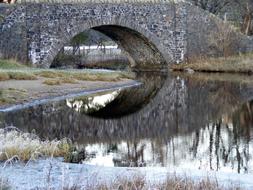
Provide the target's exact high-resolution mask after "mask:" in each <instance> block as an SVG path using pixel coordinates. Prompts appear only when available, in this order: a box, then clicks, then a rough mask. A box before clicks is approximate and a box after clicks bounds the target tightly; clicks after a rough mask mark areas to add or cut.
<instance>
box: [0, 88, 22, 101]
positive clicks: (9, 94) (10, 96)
mask: <svg viewBox="0 0 253 190" xmlns="http://www.w3.org/2000/svg"><path fill="white" fill-rule="evenodd" d="M26 95H27V91H26V90H23V89H14V88H8V89H3V90H0V105H3V104H11V103H15V102H16V101H17V99H23V98H24V97H25V96H26Z"/></svg>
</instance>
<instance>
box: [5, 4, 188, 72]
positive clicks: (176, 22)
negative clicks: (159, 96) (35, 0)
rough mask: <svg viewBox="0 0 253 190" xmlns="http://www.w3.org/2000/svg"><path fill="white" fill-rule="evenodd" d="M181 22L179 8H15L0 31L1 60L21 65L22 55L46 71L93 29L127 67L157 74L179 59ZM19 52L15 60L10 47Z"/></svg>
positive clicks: (182, 44) (181, 53)
mask: <svg viewBox="0 0 253 190" xmlns="http://www.w3.org/2000/svg"><path fill="white" fill-rule="evenodd" d="M184 19H185V10H184V7H183V6H181V7H178V8H177V7H176V5H175V4H172V3H171V4H130V3H128V4H85V5H75V4H27V5H17V7H16V9H15V11H13V12H12V13H11V15H9V16H8V17H7V18H6V20H5V21H4V22H3V23H2V25H1V26H0V29H1V36H0V39H1V44H0V45H1V46H0V50H1V52H2V54H3V55H4V56H5V57H13V56H16V57H18V59H21V58H22V59H21V60H25V59H24V57H25V56H22V55H26V56H28V57H27V59H28V60H30V61H31V62H32V63H33V64H35V65H37V66H39V67H48V66H49V65H50V64H51V62H52V61H53V59H54V57H55V56H56V55H57V53H58V51H59V50H60V49H61V48H62V46H63V45H64V44H66V43H67V42H69V40H70V39H71V38H72V37H74V36H75V35H76V34H78V33H80V32H82V31H84V30H86V29H89V28H95V29H96V30H98V31H100V32H103V33H105V34H107V35H109V36H110V37H111V38H112V39H113V40H115V41H116V42H117V43H118V44H119V45H120V46H121V47H122V48H123V49H124V50H125V51H126V52H128V57H129V60H130V63H131V64H132V66H135V67H138V66H139V65H140V64H141V65H142V67H147V68H149V67H150V66H151V67H152V68H154V67H158V68H160V67H161V66H165V65H166V62H169V63H171V62H181V61H182V60H183V58H184V57H183V56H184V54H185V51H186V50H185V39H184V37H185V20H184ZM14 29H15V30H14ZM17 30H18V31H20V32H22V34H21V33H17V32H16V31H17ZM14 36H15V37H14ZM6 44H8V45H6ZM21 44H22V45H21ZM21 46H23V49H22V50H24V51H21V52H20V53H18V54H17V50H16V48H14V50H13V47H18V48H22V47H21ZM27 50H28V54H27V53H25V51H27Z"/></svg>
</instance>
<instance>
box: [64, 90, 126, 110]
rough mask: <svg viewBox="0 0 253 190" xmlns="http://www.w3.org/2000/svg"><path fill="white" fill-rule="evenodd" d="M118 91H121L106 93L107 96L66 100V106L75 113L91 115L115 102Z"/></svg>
mask: <svg viewBox="0 0 253 190" xmlns="http://www.w3.org/2000/svg"><path fill="white" fill-rule="evenodd" d="M120 91H121V90H120V89H119V90H116V91H112V92H108V94H102V95H95V96H85V97H81V98H75V99H73V98H72V99H66V104H67V106H68V107H70V108H73V109H75V110H76V111H77V112H82V113H85V114H92V113H93V112H96V111H99V110H100V109H102V108H104V107H106V105H107V104H108V103H110V102H112V101H113V100H115V98H116V97H117V96H118V95H119V93H120Z"/></svg>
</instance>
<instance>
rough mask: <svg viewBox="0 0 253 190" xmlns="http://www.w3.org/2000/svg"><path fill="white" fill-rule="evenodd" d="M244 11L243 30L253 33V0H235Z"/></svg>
mask: <svg viewBox="0 0 253 190" xmlns="http://www.w3.org/2000/svg"><path fill="white" fill-rule="evenodd" d="M235 2H236V3H237V5H238V6H239V7H240V9H241V12H242V20H243V22H242V24H241V32H242V33H244V34H246V35H253V26H252V21H253V0H235Z"/></svg>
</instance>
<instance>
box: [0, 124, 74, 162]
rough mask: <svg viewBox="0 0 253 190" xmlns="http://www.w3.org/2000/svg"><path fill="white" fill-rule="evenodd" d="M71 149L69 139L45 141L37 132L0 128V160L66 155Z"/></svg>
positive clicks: (26, 159)
mask: <svg viewBox="0 0 253 190" xmlns="http://www.w3.org/2000/svg"><path fill="white" fill-rule="evenodd" d="M71 149H72V144H71V143H70V142H69V141H68V140H67V139H62V140H52V141H49V140H44V141H43V140H41V139H40V138H39V137H38V136H36V135H35V134H30V133H23V132H20V131H16V130H11V131H8V130H6V129H0V161H6V160H10V159H18V160H21V161H28V160H30V159H37V158H39V157H64V156H66V155H68V154H69V152H70V151H71Z"/></svg>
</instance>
